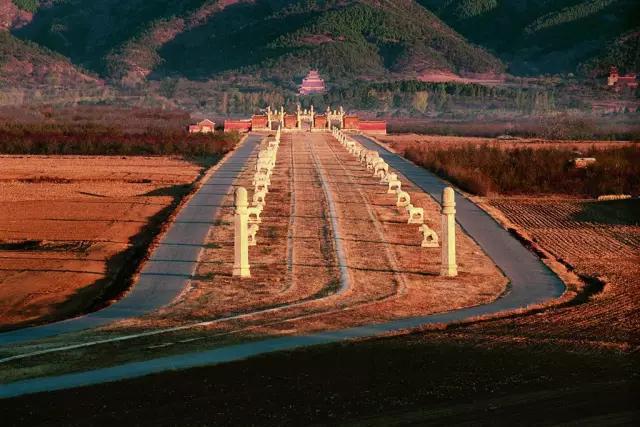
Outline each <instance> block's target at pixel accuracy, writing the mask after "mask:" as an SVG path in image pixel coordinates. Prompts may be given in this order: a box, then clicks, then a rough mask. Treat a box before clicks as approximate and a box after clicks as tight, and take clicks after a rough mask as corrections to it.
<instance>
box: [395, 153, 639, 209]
mask: <svg viewBox="0 0 640 427" xmlns="http://www.w3.org/2000/svg"><path fill="white" fill-rule="evenodd" d="M404 155H405V156H406V157H407V158H408V159H410V160H412V161H413V162H415V163H417V164H419V165H421V166H423V167H425V168H427V169H430V170H432V171H434V172H435V173H436V174H438V175H440V176H441V177H443V178H445V179H447V180H449V181H451V182H453V183H454V184H456V185H457V186H459V187H460V188H462V189H463V190H466V191H468V192H470V193H474V194H478V195H489V194H492V193H500V194H553V193H562V194H571V195H579V196H592V197H595V196H598V195H601V194H623V193H624V194H633V195H638V194H640V147H638V146H625V147H610V148H604V149H603V148H599V149H596V148H591V149H589V150H587V151H586V152H583V153H580V154H577V153H575V152H573V151H572V150H570V149H568V148H558V147H550V148H536V149H533V148H504V147H500V146H499V145H497V144H496V145H474V144H466V145H454V146H449V147H443V146H429V144H420V143H410V144H408V145H407V146H406V147H405V148H404ZM575 157H595V158H596V159H597V161H596V163H595V164H593V165H590V166H589V167H587V168H583V169H577V168H575V167H574V166H573V165H572V163H571V160H572V159H573V158H575Z"/></svg>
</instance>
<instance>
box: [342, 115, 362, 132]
mask: <svg viewBox="0 0 640 427" xmlns="http://www.w3.org/2000/svg"><path fill="white" fill-rule="evenodd" d="M359 124H360V119H359V118H358V117H357V116H344V128H345V129H358V127H359Z"/></svg>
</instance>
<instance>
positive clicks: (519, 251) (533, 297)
mask: <svg viewBox="0 0 640 427" xmlns="http://www.w3.org/2000/svg"><path fill="white" fill-rule="evenodd" d="M355 139H356V140H357V141H358V142H360V143H361V144H362V145H364V146H365V147H366V148H368V149H371V150H377V151H378V152H379V153H380V157H382V158H383V159H384V160H385V161H386V162H387V163H388V164H389V166H391V167H392V168H393V169H395V170H397V171H399V172H400V173H402V174H403V175H404V176H406V177H407V179H409V180H410V181H412V182H413V183H414V184H415V185H416V186H418V187H420V188H421V189H422V190H423V191H425V192H426V193H428V194H430V195H431V196H432V197H433V198H434V199H436V200H437V201H438V203H441V198H442V190H443V189H444V188H445V187H446V186H449V185H451V184H449V183H447V182H445V181H443V180H441V179H440V178H438V177H437V176H436V175H434V174H432V173H431V172H429V171H427V170H426V169H424V168H421V167H419V166H416V165H414V164H413V163H411V162H409V161H408V160H406V159H405V158H403V157H401V156H398V155H397V154H394V153H391V152H390V151H387V150H386V149H384V148H383V147H381V146H380V145H378V144H376V143H375V142H374V141H372V140H370V139H369V138H367V137H365V136H356V137H355ZM456 211H457V212H456V220H457V221H458V223H459V224H460V226H462V228H464V230H465V231H466V232H467V234H469V235H470V236H471V237H473V239H474V240H475V241H476V242H477V243H478V244H479V245H480V246H481V247H482V249H484V251H485V252H486V253H487V255H489V257H490V258H491V259H492V260H493V262H494V263H495V264H496V265H497V266H498V267H499V268H500V269H501V270H502V272H503V273H504V274H505V275H506V276H507V277H508V278H509V281H510V282H511V292H510V293H509V294H508V295H507V296H505V297H504V298H501V299H499V300H498V301H496V302H494V303H492V304H487V305H485V306H482V307H485V308H484V310H482V311H483V312H482V313H481V314H485V313H492V312H497V311H503V310H510V309H513V308H517V307H525V306H527V305H532V304H536V303H540V302H543V301H546V300H548V299H550V298H555V297H558V296H560V295H561V294H562V293H563V292H564V284H563V283H562V281H561V280H560V279H559V278H558V277H557V276H556V275H555V274H554V273H553V272H552V271H551V270H549V268H548V267H547V266H546V265H545V264H544V263H543V262H542V261H540V259H539V258H538V257H537V256H536V255H535V254H533V253H532V252H531V251H529V250H528V249H527V248H525V247H524V246H523V245H522V243H520V242H519V241H518V240H517V239H516V238H515V237H513V236H512V235H511V234H509V232H507V231H506V230H505V229H504V228H502V227H501V226H500V225H499V224H498V223H497V222H496V221H495V220H494V219H493V218H491V217H490V216H489V215H488V214H487V213H486V212H484V211H483V210H482V209H480V208H479V207H478V206H477V205H476V204H475V203H473V202H472V201H471V200H469V199H467V198H466V197H464V196H463V195H462V194H461V193H460V192H457V194H456Z"/></svg>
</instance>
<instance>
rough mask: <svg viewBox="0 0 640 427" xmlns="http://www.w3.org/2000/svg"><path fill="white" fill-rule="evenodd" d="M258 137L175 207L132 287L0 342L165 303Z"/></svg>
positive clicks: (189, 270)
mask: <svg viewBox="0 0 640 427" xmlns="http://www.w3.org/2000/svg"><path fill="white" fill-rule="evenodd" d="M261 139H262V136H261V135H257V134H250V135H249V136H248V138H247V139H246V140H245V141H244V143H243V144H242V145H240V146H239V147H238V148H237V149H236V150H235V151H234V152H233V153H231V154H230V155H229V157H227V159H226V160H225V161H224V162H223V163H221V164H220V166H219V167H218V169H217V170H215V171H214V172H213V173H212V174H211V175H210V176H209V178H208V179H207V180H206V181H205V182H204V183H203V184H202V186H201V187H200V189H199V190H198V191H197V192H196V193H195V194H194V195H193V197H191V199H190V200H189V201H188V202H187V203H186V204H185V205H184V207H183V208H182V209H181V210H180V212H179V213H178V215H177V216H176V219H175V221H174V222H173V224H171V226H170V227H169V229H168V230H167V233H166V234H165V235H164V237H163V238H162V239H161V241H160V242H159V244H158V246H157V247H156V249H155V250H154V251H153V253H152V254H151V257H150V258H149V260H148V261H147V262H146V263H145V266H144V267H143V269H142V271H141V272H140V275H139V278H138V281H137V282H136V284H135V286H133V288H132V289H131V292H129V293H128V294H127V295H126V296H125V297H124V298H123V299H121V300H120V301H118V302H117V303H115V304H113V305H111V306H109V307H106V308H104V309H102V310H99V311H96V312H93V313H89V314H86V315H84V316H80V317H75V318H72V319H68V320H63V321H61V322H55V323H50V324H47V325H42V326H34V327H31V328H24V329H18V330H15V331H11V332H5V333H2V334H0V345H7V344H15V343H19V342H22V341H30V340H35V339H39V338H45V337H50V336H54V335H59V334H63V333H68V332H76V331H81V330H83V329H90V328H95V327H97V326H102V325H105V324H107V323H111V322H114V321H116V320H122V319H126V318H129V317H134V316H140V315H143V314H146V313H149V312H151V311H154V310H157V309H159V308H160V307H162V306H165V305H167V304H169V303H170V302H171V301H172V300H173V299H174V298H175V297H176V296H178V294H179V293H180V292H182V290H183V289H184V288H185V286H186V285H187V284H188V282H189V279H190V277H191V276H192V274H193V272H194V271H195V268H196V265H197V262H198V256H199V254H200V250H201V249H202V245H203V244H204V242H205V239H206V238H207V233H208V232H209V229H210V227H211V224H212V222H213V220H214V218H215V217H216V216H217V215H218V211H219V209H220V207H221V205H222V201H223V198H224V196H225V195H226V194H227V193H228V192H229V191H230V189H231V188H232V186H233V183H234V181H235V180H236V177H237V176H238V174H239V173H240V172H241V171H242V170H243V168H244V166H245V164H246V162H247V160H248V158H249V157H250V156H251V154H252V153H253V152H254V150H255V149H256V147H257V146H258V143H259V142H260V140H261Z"/></svg>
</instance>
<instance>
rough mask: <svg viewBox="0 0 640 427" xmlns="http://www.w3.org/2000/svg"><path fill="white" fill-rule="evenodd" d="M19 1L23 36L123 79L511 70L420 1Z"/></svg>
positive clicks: (337, 77)
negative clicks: (27, 17)
mask: <svg viewBox="0 0 640 427" xmlns="http://www.w3.org/2000/svg"><path fill="white" fill-rule="evenodd" d="M16 3H22V4H23V5H22V7H23V8H26V9H29V10H31V11H34V12H35V13H34V15H33V19H32V20H31V22H29V23H27V24H26V25H21V26H20V27H19V28H14V29H13V34H14V35H15V36H16V37H18V38H20V39H23V40H29V41H31V42H34V43H37V44H38V45H41V46H44V47H46V48H48V49H50V50H52V51H55V52H57V53H59V54H60V55H63V56H65V57H67V58H69V59H70V61H71V62H72V63H73V64H76V65H79V66H81V67H83V68H86V69H88V70H91V71H92V72H95V73H97V74H99V75H100V76H102V77H104V78H107V79H112V80H117V81H120V82H122V83H124V84H136V83H139V82H141V81H144V80H146V79H148V78H151V79H162V78H164V77H167V76H171V77H180V78H187V79H193V80H207V79H212V78H218V77H229V76H235V77H237V76H244V77H245V78H246V77H249V78H250V79H249V81H251V80H256V81H257V82H259V81H268V82H271V83H274V84H277V85H280V84H282V85H287V84H291V81H292V79H293V78H300V77H301V76H302V75H303V74H304V73H306V72H307V71H308V69H309V68H311V67H317V68H319V69H320V71H321V72H322V73H323V75H325V76H326V77H328V79H329V80H330V81H333V82H341V81H342V82H348V81H349V80H351V79H387V78H398V77H402V78H419V77H420V76H421V75H422V74H423V73H425V72H429V71H434V70H435V71H439V72H447V73H453V74H463V75H466V74H471V75H477V74H490V75H493V74H500V73H501V72H502V71H503V69H504V66H503V65H502V63H501V62H500V61H499V60H498V59H496V58H495V57H494V56H492V55H491V54H489V53H488V52H487V51H485V50H484V49H482V48H480V47H478V46H474V45H472V44H470V43H468V42H467V41H466V40H465V39H464V38H463V37H462V36H460V35H459V34H458V33H456V32H455V31H454V30H452V29H451V28H450V27H448V26H447V25H446V24H444V23H443V22H442V21H441V20H440V19H438V18H437V17H436V16H435V15H433V14H432V13H430V12H429V11H427V10H426V9H424V8H423V7H421V6H420V5H419V4H417V3H416V2H415V1H413V0H398V1H375V0H371V1H366V0H359V1H357V0H354V1H348V0H327V1H307V0H304V1H292V0H289V1H287V0H255V1H243V0H226V1H204V0H173V1H148V0H126V1H125V0H102V1H99V2H98V1H88V0H65V1H56V0H53V1H48V2H46V3H45V2H37V1H35V0H33V1H31V0H30V1H26V0H24V1H20V2H16ZM27 3H28V5H27V6H25V4H27Z"/></svg>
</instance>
